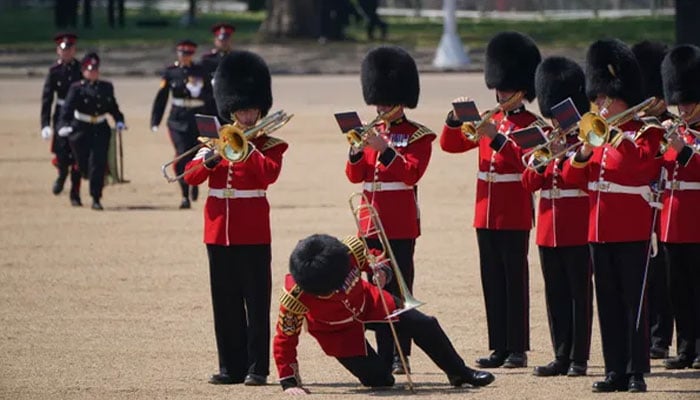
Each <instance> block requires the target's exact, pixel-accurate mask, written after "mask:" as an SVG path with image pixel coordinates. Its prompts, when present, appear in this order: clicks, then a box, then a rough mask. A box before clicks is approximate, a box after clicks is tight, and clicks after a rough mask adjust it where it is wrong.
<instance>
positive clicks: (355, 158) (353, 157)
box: [348, 150, 365, 164]
mask: <svg viewBox="0 0 700 400" xmlns="http://www.w3.org/2000/svg"><path fill="white" fill-rule="evenodd" d="M364 154H365V152H364V151H358V152H357V153H355V154H352V150H350V153H348V159H349V160H350V163H352V164H355V163H356V162H358V161H360V160H361V159H362V156H363V155H364Z"/></svg>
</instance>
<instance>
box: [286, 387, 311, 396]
mask: <svg viewBox="0 0 700 400" xmlns="http://www.w3.org/2000/svg"><path fill="white" fill-rule="evenodd" d="M284 393H286V394H290V395H292V396H304V395H307V394H310V393H311V392H310V391H309V389H306V388H303V387H299V386H294V387H290V388H286V389H284Z"/></svg>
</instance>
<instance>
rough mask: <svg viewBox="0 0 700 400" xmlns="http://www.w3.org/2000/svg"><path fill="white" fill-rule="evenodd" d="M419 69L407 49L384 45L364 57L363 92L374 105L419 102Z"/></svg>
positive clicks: (407, 104)
mask: <svg viewBox="0 0 700 400" xmlns="http://www.w3.org/2000/svg"><path fill="white" fill-rule="evenodd" d="M419 94H420V81H419V79H418V68H417V67H416V62H415V61H414V60H413V57H411V55H410V54H408V52H406V50H404V49H402V48H400V47H397V46H381V47H377V48H376V49H373V50H370V52H369V53H367V55H366V56H365V59H364V60H362V95H363V96H364V98H365V103H367V104H373V105H384V106H393V105H403V106H404V107H408V108H415V107H416V106H417V105H418V95H419Z"/></svg>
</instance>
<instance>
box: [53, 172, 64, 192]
mask: <svg viewBox="0 0 700 400" xmlns="http://www.w3.org/2000/svg"><path fill="white" fill-rule="evenodd" d="M65 183H66V175H59V176H58V178H56V181H55V182H54V183H53V186H52V187H51V193H53V194H55V195H57V196H58V195H59V194H61V192H62V191H63V185H64V184H65Z"/></svg>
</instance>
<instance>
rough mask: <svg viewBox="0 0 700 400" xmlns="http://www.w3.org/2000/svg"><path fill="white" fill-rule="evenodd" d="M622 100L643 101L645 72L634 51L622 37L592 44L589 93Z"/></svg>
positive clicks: (588, 57)
mask: <svg viewBox="0 0 700 400" xmlns="http://www.w3.org/2000/svg"><path fill="white" fill-rule="evenodd" d="M599 94H604V95H606V96H608V97H613V98H616V99H621V100H623V101H624V102H625V103H627V105H628V106H630V107H631V106H633V105H636V104H638V103H639V102H641V101H642V100H643V97H644V93H643V88H642V74H641V71H640V69H639V64H638V63H637V59H636V58H635V57H634V53H632V50H631V49H630V48H629V47H628V46H627V45H626V44H625V43H623V42H622V41H621V40H619V39H603V40H598V41H596V42H594V43H593V44H591V46H590V47H589V48H588V53H587V54H586V95H588V99H589V100H591V101H593V100H595V98H596V97H597V96H598V95H599Z"/></svg>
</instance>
